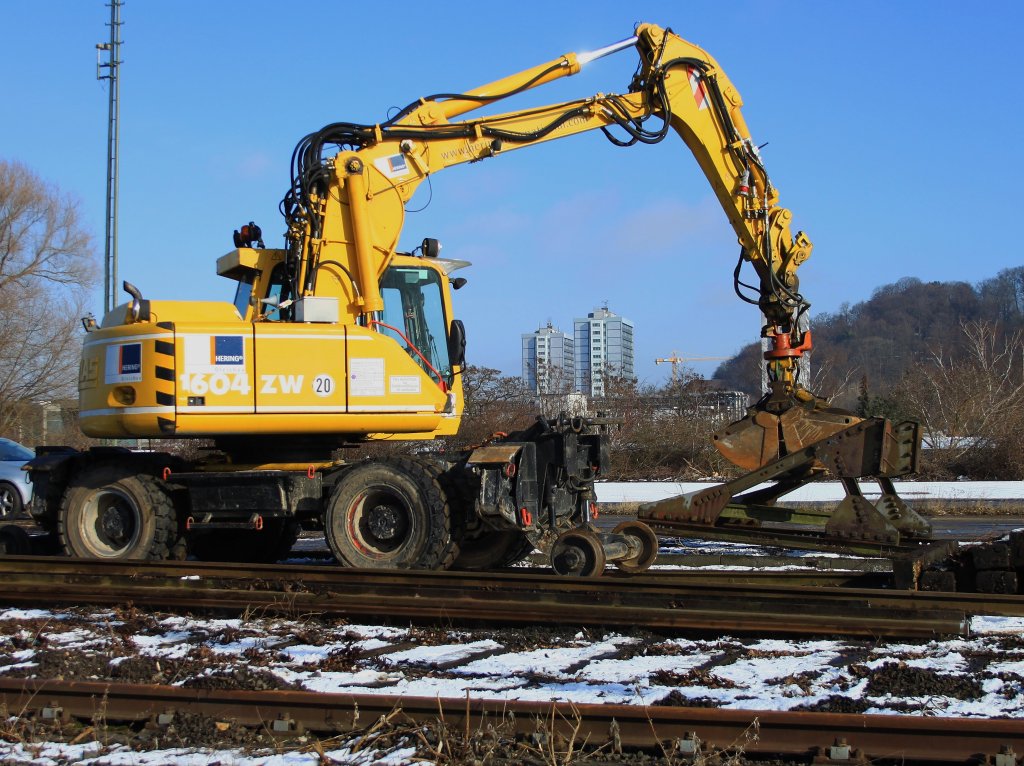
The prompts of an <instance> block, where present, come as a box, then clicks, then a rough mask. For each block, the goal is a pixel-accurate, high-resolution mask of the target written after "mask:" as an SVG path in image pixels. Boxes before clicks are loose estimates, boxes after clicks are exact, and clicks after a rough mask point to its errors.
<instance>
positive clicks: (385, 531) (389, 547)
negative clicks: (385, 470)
mask: <svg viewBox="0 0 1024 766" xmlns="http://www.w3.org/2000/svg"><path fill="white" fill-rule="evenodd" d="M346 524H347V527H348V537H349V539H350V540H351V541H352V542H353V544H354V545H355V547H356V548H357V549H358V551H359V552H360V553H361V554H362V555H363V556H366V557H367V558H372V559H387V558H392V557H394V555H395V554H396V552H397V551H399V550H400V549H401V548H402V546H403V545H404V544H405V543H406V542H407V541H408V540H409V535H410V532H411V530H412V509H411V508H410V506H409V503H408V502H407V500H406V499H405V498H404V497H403V496H402V495H400V494H398V493H397V492H395V491H394V490H392V489H390V488H371V489H368V490H366V491H365V492H362V493H361V494H359V495H358V496H357V497H356V498H355V500H354V501H353V502H352V504H351V505H350V506H349V510H348V513H347V514H346Z"/></svg>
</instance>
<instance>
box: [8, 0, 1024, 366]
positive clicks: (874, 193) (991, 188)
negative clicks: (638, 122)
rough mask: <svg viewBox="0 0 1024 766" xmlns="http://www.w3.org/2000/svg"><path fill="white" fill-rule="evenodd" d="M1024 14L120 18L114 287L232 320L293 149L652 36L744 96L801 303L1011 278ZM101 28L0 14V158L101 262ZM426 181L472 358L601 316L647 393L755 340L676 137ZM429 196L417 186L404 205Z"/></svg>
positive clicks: (692, 7)
mask: <svg viewBox="0 0 1024 766" xmlns="http://www.w3.org/2000/svg"><path fill="white" fill-rule="evenodd" d="M294 8H305V9H306V10H302V11H297V10H291V9H294ZM1022 9H1024V4H1021V3H1019V2H988V3H982V4H977V6H976V7H972V8H968V7H967V5H966V4H963V3H952V2H928V3H926V2H911V1H908V2H873V1H868V2H860V3H856V4H853V3H838V2H785V3H783V2H777V3H763V2H746V1H745V0H735V1H734V2H730V3H728V4H725V3H717V2H687V3H680V2H642V1H638V2H633V3H622V2H619V3H610V2H570V3H561V4H556V3H535V2H530V1H529V0H525V1H524V2H522V3H516V4H511V5H510V4H498V5H491V6H486V5H481V4H478V3H457V2H450V3H446V4H427V3H419V2H416V3H412V2H409V3H406V2H401V0H399V1H398V2H393V3H390V4H386V5H384V4H378V5H375V4H365V3H364V4H353V3H340V2H324V3H315V4H302V5H291V6H289V4H285V3H281V2H252V1H250V2H216V3H199V2H191V1H190V0H179V1H178V2H170V0H146V1H143V0H128V2H127V3H126V4H125V6H124V10H123V21H124V28H123V29H124V40H125V45H124V49H123V59H124V62H125V63H124V65H123V67H122V80H121V100H122V104H121V207H120V223H121V225H120V274H121V277H122V278H127V279H129V280H130V281H132V282H134V283H135V284H136V285H138V286H139V287H140V288H141V290H142V291H143V294H144V295H146V297H150V298H165V299H186V298H195V299H203V300H220V299H224V300H230V298H231V296H232V294H233V287H232V284H231V283H229V282H228V281H226V280H224V279H222V278H220V277H217V276H216V274H215V270H214V264H215V261H216V259H217V257H218V256H220V255H222V254H223V253H225V252H227V251H228V250H229V249H230V248H231V246H232V245H231V232H232V230H233V229H235V228H237V227H238V226H239V225H241V224H242V223H245V222H247V221H249V220H255V221H256V222H257V223H259V224H260V225H261V226H262V227H263V230H264V232H265V239H266V240H267V245H268V246H280V244H281V234H282V232H283V229H284V226H283V223H282V221H281V218H280V215H279V213H278V211H277V205H278V201H279V200H280V198H281V196H282V194H283V193H284V191H285V189H286V186H287V184H288V164H289V161H290V157H291V152H292V149H293V148H294V146H295V144H296V142H297V141H298V140H299V139H300V138H301V137H302V136H303V135H305V134H306V133H308V132H310V131H312V130H315V129H317V128H319V127H321V126H322V125H324V124H326V123H328V122H332V121H337V120H347V121H357V122H369V123H372V122H379V121H381V120H382V119H384V118H385V116H386V113H387V110H388V109H389V108H390V107H394V106H403V105H405V104H406V103H408V102H410V101H412V100H414V99H415V98H417V97H418V96H421V95H426V94H429V93H436V92H442V91H459V90H466V89H469V88H472V87H474V86H477V85H481V84H483V83H486V82H490V81H491V80H494V79H497V78H499V77H503V76H505V75H507V74H510V73H513V72H516V71H519V70H521V69H525V68H527V67H530V66H533V65H535V64H539V63H542V62H545V61H548V60H550V59H553V58H556V57H557V56H559V55H561V54H563V53H565V52H568V51H583V50H590V49H594V48H598V47H601V46H603V45H606V44H608V43H611V42H614V41H617V40H620V39H623V38H625V37H628V36H629V35H630V34H631V33H632V29H633V26H634V24H635V23H636V22H638V21H649V22H654V23H657V24H660V25H662V26H669V27H672V28H673V30H674V31H675V32H676V33H678V34H679V35H681V36H682V37H684V38H686V39H688V40H690V41H692V42H694V43H696V44H698V45H700V46H702V47H704V48H705V49H706V50H708V51H709V52H710V53H711V54H712V55H713V56H715V58H716V59H717V60H718V62H719V63H720V64H721V65H722V67H723V68H724V69H725V71H726V73H727V74H728V75H729V77H730V78H731V79H732V81H733V83H734V84H735V85H736V87H737V88H738V89H739V91H740V93H741V94H742V96H743V99H744V101H745V107H744V115H745V117H746V120H747V123H748V125H749V127H750V129H751V132H752V134H753V136H754V140H755V141H756V142H757V143H765V142H768V145H767V146H766V147H765V149H764V150H763V154H764V159H765V162H766V165H767V167H768V170H769V172H770V173H771V175H772V178H773V180H774V182H775V184H776V186H777V187H778V188H779V189H780V192H781V200H780V202H781V204H782V205H784V206H786V207H788V208H790V209H791V210H792V211H793V215H794V221H795V225H796V227H798V228H802V229H804V230H806V231H807V233H808V234H809V235H810V237H811V239H812V240H813V241H814V244H815V250H814V255H813V256H812V258H811V260H810V261H808V262H807V263H806V264H805V265H804V267H803V268H802V270H801V279H802V289H803V293H804V295H805V296H806V297H807V298H808V299H809V300H810V301H811V303H812V305H813V309H812V311H814V312H821V311H835V310H836V309H837V308H839V307H840V306H841V305H842V304H843V303H844V302H850V303H853V302H856V301H859V300H863V299H865V298H867V297H869V296H870V294H871V291H872V290H873V289H874V288H875V287H877V286H879V285H881V284H885V283H888V282H892V281H895V280H897V279H899V278H901V277H905V276H914V277H918V278H920V279H922V280H926V281H928V280H944V281H945V280H964V281H968V282H972V283H973V282H977V281H980V280H982V279H985V278H988V277H991V276H993V275H995V274H996V273H997V272H998V271H999V270H1000V269H1003V268H1008V267H1011V266H1016V265H1019V264H1020V263H1021V256H1020V254H1019V249H1018V247H1019V246H1018V245H1017V243H1016V241H1015V240H1013V239H1008V234H1009V233H1011V232H1014V231H1016V230H1017V226H1016V223H1017V221H1019V219H1020V212H1019V207H1020V193H1019V190H1020V186H1021V179H1020V175H1021V172H1020V168H1021V166H1022V164H1024V163H1022V159H1024V157H1022V150H1021V146H1020V139H1019V133H1020V131H1021V123H1022V99H1021V97H1020V94H1021V86H1020V84H1019V78H1018V76H1017V71H1018V66H1017V65H1018V61H1017V59H1018V57H1019V52H1020V43H1019V32H1020V29H1021V28H1022V27H1024V10H1022ZM108 18H109V10H108V8H107V7H106V6H105V5H104V3H103V2H102V0H51V1H47V0H35V1H34V2H31V3H25V2H15V1H14V0H0V19H3V25H4V28H5V29H6V30H7V34H5V35H4V37H5V40H4V45H3V46H2V47H0V61H2V63H3V70H4V72H5V73H6V74H5V78H4V84H3V86H2V89H3V104H4V109H3V119H0V156H2V157H4V158H6V159H12V160H18V161H21V162H24V163H26V164H27V165H29V166H30V167H31V168H32V169H34V170H35V171H36V172H38V173H39V174H40V175H42V176H43V177H44V178H45V179H47V180H50V181H53V182H56V183H58V184H59V185H60V186H61V187H62V188H63V189H64V190H65V191H67V192H69V193H72V194H74V195H76V196H78V197H79V198H80V199H81V201H82V204H83V210H84V212H85V214H86V219H87V221H88V222H89V224H90V225H91V227H92V228H93V230H94V232H95V234H96V250H97V253H98V254H102V250H103V242H102V234H103V216H104V194H105V175H104V174H105V161H106V115H107V96H106V90H105V85H104V84H101V83H98V82H96V80H95V44H96V43H98V42H103V41H105V40H106V39H107V35H108V32H107V28H106V26H105V22H106V21H107V20H108ZM635 65H636V59H635V54H634V53H633V52H632V51H625V52H623V53H620V54H618V55H616V56H613V57H610V58H607V59H603V60H601V61H598V62H595V63H594V64H592V65H591V66H590V67H588V68H587V69H585V70H584V72H583V73H581V74H580V75H578V76H576V77H572V78H569V79H567V80H563V81H560V82H557V83H553V84H551V85H549V86H546V87H544V88H541V89H538V90H535V91H532V92H531V93H530V94H527V95H525V96H521V97H518V98H517V99H515V100H513V101H509V102H507V108H519V107H525V106H530V105H535V104H541V103H551V102H556V101H560V100H564V99H569V98H575V97H581V96H586V95H592V94H593V93H596V92H599V91H600V92H622V91H624V90H625V89H626V87H627V85H628V83H629V79H630V76H631V75H632V72H633V70H634V68H635ZM504 110H505V107H503V108H502V111H504ZM432 187H433V195H432V198H431V200H430V204H429V206H428V207H427V208H426V210H424V211H423V212H421V213H418V214H415V215H410V216H408V218H407V225H406V235H405V237H404V239H403V243H404V244H406V245H408V246H410V247H411V246H414V245H415V244H416V243H418V242H419V241H420V239H422V237H424V236H433V237H437V238H438V239H440V240H441V241H442V242H443V243H444V248H445V249H444V255H446V256H448V257H452V258H465V259H468V260H471V261H473V264H474V265H473V267H472V269H470V270H468V271H466V272H462V273H463V274H465V275H466V276H467V277H468V278H469V279H470V283H469V285H468V286H467V287H466V288H465V289H463V290H461V291H460V292H459V293H458V295H457V298H458V300H459V307H458V314H459V315H460V316H461V318H462V319H464V321H465V322H466V324H467V326H468V335H469V361H470V362H471V363H474V364H480V365H486V366H491V367H497V368H499V369H502V370H504V371H505V372H507V373H512V374H518V372H519V366H520V361H519V348H520V342H519V337H520V334H521V333H524V332H529V331H531V330H533V329H536V328H537V327H538V326H540V325H542V324H545V323H546V322H547V321H549V320H550V321H552V322H553V323H554V324H555V325H556V326H560V327H561V328H562V329H566V330H571V327H572V320H573V318H574V317H577V316H584V315H585V314H586V313H587V312H588V311H591V310H593V309H594V308H595V307H597V306H599V305H601V304H603V303H605V302H607V303H608V305H609V307H610V308H611V309H612V310H613V311H616V312H618V313H620V314H623V315H625V316H627V317H629V318H631V319H633V321H634V322H635V324H636V349H637V374H638V375H639V377H641V378H642V379H645V380H647V381H649V382H659V381H661V380H664V379H666V378H667V376H668V374H669V370H668V368H667V367H666V366H662V367H656V366H655V364H654V359H655V358H656V357H663V356H668V355H670V354H671V353H672V352H673V351H679V352H680V353H681V354H683V355H684V356H704V355H714V356H720V355H729V354H732V353H735V352H736V351H737V350H738V349H739V348H740V347H741V346H742V345H744V344H745V343H747V342H749V341H751V340H754V339H755V338H756V337H757V333H758V329H759V319H758V316H757V313H756V310H754V309H752V308H751V307H749V306H747V305H746V304H742V303H740V301H739V300H738V299H737V298H736V297H735V296H734V295H733V292H732V268H733V265H734V262H735V258H736V253H737V246H736V244H735V237H734V235H733V233H732V231H731V229H730V228H729V226H728V224H727V223H726V219H725V216H724V214H723V213H722V212H721V210H720V209H719V208H718V206H717V203H716V202H715V200H714V198H713V197H712V194H711V191H710V187H709V186H708V184H707V182H706V181H705V179H704V177H703V176H702V175H701V173H700V171H699V169H698V168H697V165H696V163H695V162H694V161H693V159H692V157H691V156H690V154H689V152H688V151H687V149H686V147H685V146H684V145H683V143H682V142H681V141H680V140H678V139H676V138H675V137H674V136H670V137H669V138H667V139H666V140H665V141H664V142H662V143H661V144H658V145H656V146H638V147H633V148H629V149H620V148H618V147H614V146H612V145H611V144H610V143H608V142H607V141H606V140H605V139H604V138H603V137H601V136H600V135H588V136H582V137H576V138H572V139H566V140H563V141H557V142H554V143H553V144H550V145H544V146H539V147H535V148H532V149H526V150H523V151H520V152H514V153H512V154H509V155H507V156H499V157H498V158H495V159H493V160H489V161H487V162H484V163H477V164H473V165H470V166H461V167H457V168H453V169H451V170H448V171H445V172H444V173H440V174H438V175H437V176H435V177H434V178H433V183H432ZM428 194H429V193H428V191H427V187H426V185H424V186H423V187H422V189H421V190H420V192H419V193H418V195H417V197H416V198H415V199H414V200H413V204H412V207H417V206H420V205H422V203H425V202H426V201H427V196H428ZM1015 210H1016V211H1017V212H1014V211H1015ZM1010 224H1014V225H1013V226H1011V225H1010ZM101 304H102V294H101V290H100V291H98V292H97V295H96V300H95V307H96V310H97V311H99V309H100V307H101ZM694 366H695V367H696V368H697V369H698V370H700V371H701V372H704V373H705V374H710V373H711V372H712V371H713V368H714V364H713V363H707V364H703V365H694Z"/></svg>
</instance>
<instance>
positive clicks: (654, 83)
mask: <svg viewBox="0 0 1024 766" xmlns="http://www.w3.org/2000/svg"><path fill="white" fill-rule="evenodd" d="M630 47H633V48H635V49H636V51H637V53H638V54H639V65H638V68H637V71H636V74H635V75H634V78H633V81H632V83H631V84H630V87H629V89H628V92H627V93H625V94H621V95H620V94H596V95H594V96H591V97H589V98H583V99H579V100H575V101H567V102H562V103H557V104H552V105H548V106H541V107H535V108H530V109H525V110H520V111H513V112H508V113H505V114H498V115H492V116H483V117H475V118H469V119H463V120H458V121H455V120H454V118H457V117H462V116H463V115H466V114H467V113H470V112H473V111H476V110H478V109H480V108H482V107H486V106H490V105H492V104H494V103H496V102H499V101H501V100H503V99H506V98H508V97H510V96H513V95H516V94H519V93H522V92H524V91H526V90H529V89H532V88H536V87H538V86H541V85H544V84H545V83H548V82H551V81H553V80H555V79H558V78H561V77H567V76H571V75H573V74H575V73H577V72H579V71H580V68H581V67H582V66H584V65H586V64H587V63H589V62H590V61H592V60H594V59H595V58H599V57H601V56H605V55H608V54H611V53H615V52H617V51H620V50H623V49H626V48H630ZM742 103H743V102H742V99H741V98H740V95H739V92H738V91H737V89H736V88H735V86H734V85H733V84H732V83H731V82H730V81H729V78H728V77H727V76H726V74H725V73H724V72H723V71H722V70H721V68H720V67H719V66H718V64H717V62H716V61H715V60H714V59H713V58H712V57H711V56H710V55H709V54H708V53H707V52H706V51H704V50H702V49H701V48H699V47H697V46H696V45H693V44H692V43H689V42H686V41H685V40H682V39H681V38H679V37H678V36H676V35H675V34H673V33H672V32H671V31H669V30H665V29H662V28H660V27H657V26H655V25H652V24H641V25H639V26H638V27H637V29H636V34H635V36H633V37H631V38H629V39H627V40H624V41H622V42H619V43H616V44H614V45H610V46H608V47H606V48H603V49H601V50H598V51H594V52H592V53H584V54H574V53H569V54H566V55H564V56H562V57H560V58H557V59H554V60H553V61H550V62H547V63H544V64H541V65H539V66H535V67H532V68H530V69H527V70H525V71H522V72H519V73H517V74H514V75H511V76H509V77H506V78H504V79H501V80H497V81H495V82H492V83H489V84H487V85H483V86H481V87H478V88H475V89H473V90H470V91H468V92H465V93H459V94H452V93H441V94H435V95H432V96H429V97H426V98H421V99H419V100H417V101H415V102H413V103H412V104H409V105H408V106H407V107H405V108H404V109H401V110H400V111H398V112H397V113H396V114H395V115H394V116H392V117H391V118H390V119H389V120H387V121H386V122H383V123H380V124H376V125H361V124H356V123H346V122H339V123H333V124H331V125H327V126H325V127H324V128H322V129H321V130H319V131H317V132H315V133H312V134H310V135H308V136H306V137H305V138H304V139H303V140H302V141H301V142H300V143H299V145H298V146H297V148H296V150H295V153H294V155H293V161H292V185H291V188H290V189H289V191H288V193H287V195H286V196H285V198H284V200H283V201H282V210H283V212H284V214H285V217H286V219H287V223H288V234H287V238H288V242H289V244H288V259H287V263H288V264H289V270H290V274H291V278H292V279H293V281H294V284H293V294H294V295H298V296H304V295H321V294H337V295H338V297H339V298H341V299H343V300H347V301H348V302H349V306H350V309H351V311H352V313H353V314H355V315H365V316H367V317H372V315H373V314H374V313H375V312H378V311H380V310H381V308H382V306H383V302H382V300H381V295H380V292H379V288H378V284H379V280H380V276H381V275H382V274H383V272H384V270H385V269H386V268H387V266H388V264H389V262H390V260H391V258H392V257H393V256H394V254H395V252H396V248H397V245H398V240H399V237H400V234H401V232H402V227H403V224H404V218H405V205H406V203H407V202H408V201H409V199H410V198H411V197H412V196H413V194H414V193H415V191H416V189H417V188H418V186H419V184H420V183H422V182H423V181H424V180H425V179H426V178H427V177H428V176H430V175H431V174H433V173H436V172H438V171H440V170H443V169H445V168H447V167H450V166H453V165H459V164H462V163H467V162H478V161H481V160H484V159H488V158H491V157H495V156H498V155H500V154H503V153H506V152H509V151H513V150H515V149H520V148H525V147H528V146H534V145H537V144H540V143H543V142H547V141H553V140H556V139H560V138H565V137H567V136H571V135H575V134H578V133H584V132H587V131H592V130H602V131H603V132H604V133H605V135H606V136H607V137H608V139H609V140H610V141H611V142H612V143H614V144H616V145H619V146H630V145H633V144H637V143H646V144H653V143H657V142H659V141H661V140H663V139H664V138H665V137H666V136H667V135H668V134H669V133H670V132H673V131H674V132H675V133H676V134H677V135H678V136H679V137H680V138H682V140H683V142H684V143H685V144H686V146H687V147H688V148H689V149H690V151H691V152H692V154H693V156H694V157H695V158H696V160H697V163H698V164H699V166H700V168H701V169H702V170H703V172H704V174H705V176H706V177H707V179H708V181H709V182H710V183H711V187H712V189H713V190H714V192H715V196H716V197H717V199H718V201H719V203H720V204H721V206H722V208H723V210H724V211H725V213H726V216H727V218H728V219H729V222H730V224H731V225H732V227H733V229H734V230H735V232H736V235H737V238H738V240H739V244H740V258H739V262H738V263H737V265H736V269H735V273H734V281H735V288H736V292H737V295H739V296H740V297H741V298H742V299H744V300H746V301H747V302H750V303H756V304H757V305H758V306H759V307H760V309H761V311H762V313H763V315H764V317H765V318H766V324H765V326H764V328H763V331H762V334H763V335H764V336H766V337H768V338H769V339H770V341H771V348H770V350H769V351H768V352H767V353H766V354H765V358H766V363H767V367H768V374H769V379H770V381H771V385H772V394H771V396H770V397H766V399H765V400H762V402H761V403H759V405H758V406H756V407H755V408H754V410H752V412H751V413H749V415H748V417H747V418H745V419H744V420H743V421H740V423H738V424H733V426H731V427H730V429H731V430H728V431H726V432H723V433H722V434H720V435H718V437H717V438H716V445H717V446H718V447H719V449H720V450H721V451H722V452H723V454H725V455H726V457H728V458H729V459H730V460H732V461H733V462H735V463H737V464H738V465H741V466H743V467H748V468H753V467H758V466H760V465H763V464H764V463H765V462H767V461H769V460H771V459H773V458H775V457H778V456H780V455H784V454H786V453H787V452H788V451H792V450H793V449H796V448H799V447H800V446H802V445H803V444H804V443H806V439H807V438H811V439H812V440H813V439H815V438H824V436H826V435H828V433H830V432H832V431H834V430H839V429H840V428H845V427H846V426H848V425H849V424H850V422H851V421H850V419H849V416H848V413H842V416H841V417H833V416H832V414H831V412H830V411H829V410H828V408H827V405H826V403H825V402H824V401H823V400H821V399H819V398H817V397H816V396H814V395H813V394H811V393H809V392H808V391H807V390H805V389H804V388H803V387H802V385H801V384H800V382H799V381H798V380H797V377H798V375H797V370H798V360H799V357H800V356H801V355H802V354H803V353H804V352H805V351H807V350H809V349H810V345H811V344H810V333H809V332H802V331H801V330H800V323H799V321H798V320H799V318H800V315H801V314H802V313H804V312H805V311H806V310H807V308H808V305H809V304H808V303H807V302H806V301H805V300H804V298H803V296H802V295H801V294H800V292H799V280H798V278H797V273H796V272H797V269H798V268H799V266H800V265H801V264H802V263H803V262H804V261H806V260H807V258H808V257H809V256H810V254H811V248H812V246H811V242H810V240H809V239H808V238H807V236H806V235H805V234H804V233H803V232H797V233H796V234H794V233H793V232H792V230H791V220H792V214H791V212H790V211H789V210H787V209H786V208H784V207H781V206H780V205H779V204H778V199H779V194H778V190H777V189H776V188H775V186H774V185H773V183H772V182H771V179H770V178H769V176H768V173H767V171H766V170H765V166H764V163H763V162H762V159H761V156H760V153H759V151H758V147H757V146H756V144H755V143H754V141H753V140H752V138H751V136H750V131H749V130H748V128H747V125H746V122H745V121H744V119H743V116H742V113H741V111H740V108H741V106H742ZM744 261H747V262H749V263H750V264H751V265H752V266H753V268H754V270H755V272H756V273H757V277H758V284H757V285H755V286H751V285H746V284H744V283H743V282H741V281H740V277H739V273H740V267H741V266H742V263H743V262H744ZM743 288H748V293H747V294H745V293H744V291H743ZM792 409H796V410H797V411H796V412H792V413H790V414H789V416H788V421H786V422H787V423H789V426H787V427H784V424H783V421H782V420H781V416H782V415H784V414H785V413H787V412H788V411H789V410H792ZM805 413H806V416H805ZM808 417H810V418H811V419H813V420H814V423H813V426H812V427H809V428H802V427H801V426H803V425H804V421H806V420H807V419H808ZM794 424H795V426H794ZM787 435H788V436H789V442H787Z"/></svg>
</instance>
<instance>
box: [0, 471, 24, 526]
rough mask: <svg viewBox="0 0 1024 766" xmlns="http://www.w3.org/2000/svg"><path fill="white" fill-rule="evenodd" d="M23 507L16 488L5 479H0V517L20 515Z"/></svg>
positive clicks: (19, 493) (6, 517)
mask: <svg viewBox="0 0 1024 766" xmlns="http://www.w3.org/2000/svg"><path fill="white" fill-rule="evenodd" d="M23 507H24V504H23V503H22V500H21V492H19V491H18V488H17V487H15V486H14V485H13V484H10V483H8V482H6V481H0V519H7V520H10V519H14V518H17V517H18V516H20V515H21V511H22V508H23Z"/></svg>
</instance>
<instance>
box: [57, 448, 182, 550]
mask: <svg viewBox="0 0 1024 766" xmlns="http://www.w3.org/2000/svg"><path fill="white" fill-rule="evenodd" d="M57 535H58V537H59V539H60V543H61V547H62V548H63V549H64V552H65V553H66V554H67V555H69V556H78V557H82V558H102V559H152V560H162V559H166V558H169V557H171V556H172V552H173V550H174V549H175V548H176V547H177V546H178V542H179V538H180V534H179V523H178V517H177V513H176V511H175V508H174V503H173V502H172V500H171V493H170V491H169V489H168V488H167V485H166V484H165V483H164V482H162V481H161V480H160V479H157V478H155V477H153V476H148V475H146V474H130V473H127V472H126V471H125V469H123V468H120V467H118V466H113V465H109V464H103V465H92V466H85V467H84V468H82V470H80V471H79V472H78V473H77V474H76V475H75V476H74V477H72V479H71V482H70V483H69V484H68V487H67V490H66V491H65V492H64V498H63V500H62V501H61V505H60V510H59V512H58V514H57Z"/></svg>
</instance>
